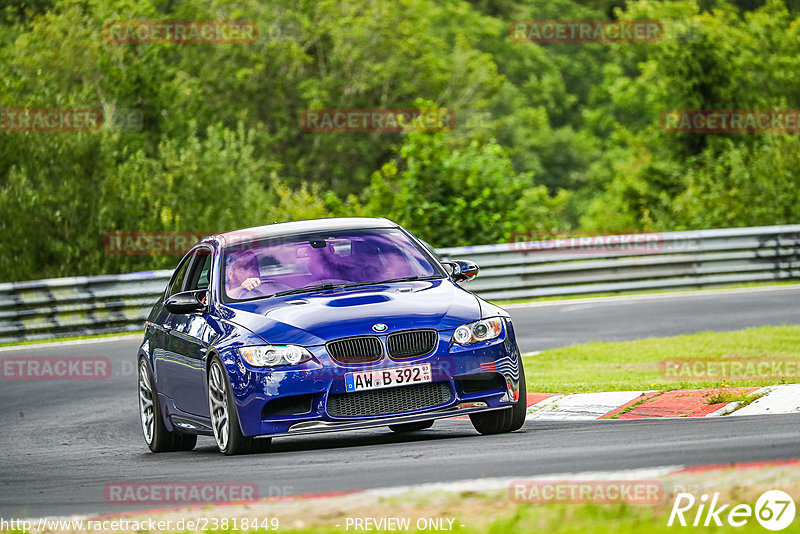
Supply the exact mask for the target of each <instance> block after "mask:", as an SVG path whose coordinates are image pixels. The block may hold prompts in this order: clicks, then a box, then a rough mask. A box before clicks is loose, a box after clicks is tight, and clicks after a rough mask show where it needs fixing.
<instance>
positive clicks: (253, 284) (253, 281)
mask: <svg viewBox="0 0 800 534" xmlns="http://www.w3.org/2000/svg"><path fill="white" fill-rule="evenodd" d="M260 285H261V279H260V278H248V279H247V280H245V281H244V282H242V288H244V289H246V290H248V291H251V290H253V289H255V288H257V287H258V286H260Z"/></svg>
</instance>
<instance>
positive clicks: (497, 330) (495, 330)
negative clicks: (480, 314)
mask: <svg viewBox="0 0 800 534" xmlns="http://www.w3.org/2000/svg"><path fill="white" fill-rule="evenodd" d="M502 333H503V319H501V318H500V317H492V318H491V319H482V320H480V321H475V322H474V323H467V324H462V325H461V326H459V327H458V328H456V331H455V333H454V334H453V342H454V343H458V344H459V345H469V344H470V343H478V342H479V341H489V340H491V339H496V338H498V337H500V334H502Z"/></svg>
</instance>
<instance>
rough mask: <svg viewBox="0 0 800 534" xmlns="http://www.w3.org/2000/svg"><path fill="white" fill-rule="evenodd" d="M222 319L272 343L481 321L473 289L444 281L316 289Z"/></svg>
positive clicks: (238, 309) (245, 307)
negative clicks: (382, 326)
mask: <svg viewBox="0 0 800 534" xmlns="http://www.w3.org/2000/svg"><path fill="white" fill-rule="evenodd" d="M225 310H226V311H227V312H230V313H229V314H228V315H231V316H230V317H226V319H228V320H230V321H231V322H234V323H236V324H239V325H241V326H243V327H245V328H247V329H248V330H250V331H252V332H254V333H256V334H258V335H259V336H260V337H261V338H263V339H264V341H266V342H268V343H272V344H296V345H304V346H313V345H322V344H324V343H326V342H327V341H330V340H331V339H336V338H341V337H347V336H359V335H368V334H372V335H374V334H375V333H376V332H375V330H373V328H372V327H373V325H375V324H378V323H383V324H385V325H386V326H387V329H386V330H385V332H380V333H383V334H391V333H392V332H397V331H400V330H406V329H411V328H434V329H436V330H454V329H455V328H457V327H458V326H459V325H461V324H464V323H467V322H470V321H475V320H477V319H480V313H481V310H480V305H479V303H478V299H477V298H476V297H475V295H473V294H472V293H469V292H468V291H465V290H463V289H461V288H460V287H458V286H456V285H454V284H453V283H452V282H450V281H449V280H446V279H442V280H431V281H420V282H407V283H406V282H403V283H397V284H388V285H376V286H369V287H364V288H354V289H343V290H332V291H331V290H328V291H318V292H314V293H306V294H300V295H287V296H284V297H272V298H267V299H260V300H254V301H251V302H241V303H237V304H232V305H229V306H226V307H225Z"/></svg>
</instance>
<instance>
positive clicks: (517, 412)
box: [469, 361, 528, 434]
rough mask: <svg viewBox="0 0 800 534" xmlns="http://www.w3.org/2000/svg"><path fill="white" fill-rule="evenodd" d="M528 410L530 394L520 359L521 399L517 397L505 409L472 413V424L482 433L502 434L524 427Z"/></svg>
mask: <svg viewBox="0 0 800 534" xmlns="http://www.w3.org/2000/svg"><path fill="white" fill-rule="evenodd" d="M527 412H528V395H527V392H526V390H525V371H524V370H523V369H522V361H520V362H519V399H517V403H516V404H515V405H514V406H512V407H510V408H506V409H504V410H493V411H491V412H479V413H473V414H470V416H469V418H470V421H472V426H474V427H475V430H477V431H478V432H480V433H481V434H502V433H504V432H513V431H515V430H519V429H520V428H522V425H524V424H525V416H526V415H527Z"/></svg>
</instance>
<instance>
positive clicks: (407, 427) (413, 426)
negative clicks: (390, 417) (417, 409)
mask: <svg viewBox="0 0 800 534" xmlns="http://www.w3.org/2000/svg"><path fill="white" fill-rule="evenodd" d="M432 426H433V421H420V422H418V423H401V424H399V425H389V430H391V431H392V432H397V433H398V434H405V433H406V432H416V431H417V430H425V429H426V428H430V427H432Z"/></svg>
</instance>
